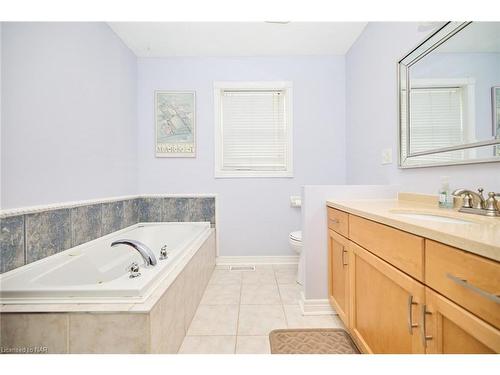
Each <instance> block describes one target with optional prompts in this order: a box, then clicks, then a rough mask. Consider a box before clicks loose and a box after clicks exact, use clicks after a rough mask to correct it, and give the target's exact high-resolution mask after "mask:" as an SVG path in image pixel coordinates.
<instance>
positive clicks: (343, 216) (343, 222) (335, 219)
mask: <svg viewBox="0 0 500 375" xmlns="http://www.w3.org/2000/svg"><path fill="white" fill-rule="evenodd" d="M328 228H330V229H331V230H334V231H335V232H337V233H340V234H341V235H343V236H344V237H347V235H348V234H349V214H348V213H347V212H344V211H339V210H336V209H335V208H331V207H328Z"/></svg>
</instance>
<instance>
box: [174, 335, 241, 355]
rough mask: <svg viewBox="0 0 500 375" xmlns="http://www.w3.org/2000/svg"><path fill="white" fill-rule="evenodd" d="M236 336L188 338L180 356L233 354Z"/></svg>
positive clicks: (180, 351)
mask: <svg viewBox="0 0 500 375" xmlns="http://www.w3.org/2000/svg"><path fill="white" fill-rule="evenodd" d="M235 344H236V336H186V338H185V339H184V341H183V343H182V345H181V348H180V349H179V354H233V353H234V348H235Z"/></svg>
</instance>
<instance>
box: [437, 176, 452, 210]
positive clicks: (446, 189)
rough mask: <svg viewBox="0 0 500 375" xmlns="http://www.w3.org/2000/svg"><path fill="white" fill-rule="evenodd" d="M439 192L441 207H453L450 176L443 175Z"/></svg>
mask: <svg viewBox="0 0 500 375" xmlns="http://www.w3.org/2000/svg"><path fill="white" fill-rule="evenodd" d="M438 194H439V207H440V208H453V196H452V195H451V193H450V183H449V181H448V177H446V176H443V177H441V187H440V188H439V192H438Z"/></svg>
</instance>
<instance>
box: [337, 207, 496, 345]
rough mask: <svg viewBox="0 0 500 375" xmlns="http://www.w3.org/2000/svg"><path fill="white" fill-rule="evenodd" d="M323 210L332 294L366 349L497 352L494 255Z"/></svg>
mask: <svg viewBox="0 0 500 375" xmlns="http://www.w3.org/2000/svg"><path fill="white" fill-rule="evenodd" d="M328 217H329V220H328V223H329V225H328V227H329V229H328V238H329V246H328V271H329V272H328V290H329V300H330V303H331V305H332V306H333V307H334V308H335V310H336V311H337V312H338V314H339V317H340V318H341V319H342V321H343V322H344V324H345V325H346V326H347V328H348V329H349V331H350V333H351V335H352V337H353V339H354V340H355V341H356V343H357V345H358V347H359V348H360V349H361V350H362V351H363V352H365V353H416V354H419V353H420V354H424V353H429V354H435V353H450V354H451V353H463V354H466V353H500V330H499V326H498V323H499V321H500V305H499V303H498V301H497V300H496V297H495V296H498V294H499V291H500V263H499V262H495V261H492V260H489V259H485V258H483V257H480V256H477V255H475V254H471V253H467V252H464V251H462V250H459V249H456V248H453V247H450V246H448V245H444V244H441V243H438V242H435V241H431V240H428V239H425V238H422V237H419V236H416V235H413V234H411V233H407V232H404V231H401V230H399V229H396V228H392V227H389V226H386V225H383V224H380V223H375V222H373V221H371V220H367V219H364V218H361V217H359V216H355V215H351V214H348V213H346V212H342V211H340V210H333V209H332V208H328ZM464 283H465V284H467V285H465V284H464ZM485 296H486V297H487V298H485Z"/></svg>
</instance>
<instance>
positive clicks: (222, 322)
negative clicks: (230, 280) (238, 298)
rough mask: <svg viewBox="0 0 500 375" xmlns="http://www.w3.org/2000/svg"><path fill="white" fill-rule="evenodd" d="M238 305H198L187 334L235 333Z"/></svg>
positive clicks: (220, 334) (218, 334)
mask: <svg viewBox="0 0 500 375" xmlns="http://www.w3.org/2000/svg"><path fill="white" fill-rule="evenodd" d="M238 308H239V307H238V305H200V306H199V307H198V310H197V311H196V314H195V316H194V318H193V321H192V322H191V326H190V327H189V330H188V333H187V334H188V335H189V336H205V335H214V336H232V335H236V328H237V322H238Z"/></svg>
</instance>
